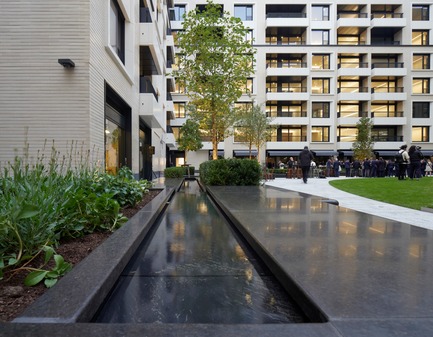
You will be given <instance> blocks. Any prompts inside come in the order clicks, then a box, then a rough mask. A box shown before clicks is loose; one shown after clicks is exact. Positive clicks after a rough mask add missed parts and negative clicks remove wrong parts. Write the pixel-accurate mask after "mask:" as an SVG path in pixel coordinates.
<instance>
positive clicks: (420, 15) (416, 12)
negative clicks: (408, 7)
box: [412, 5, 430, 21]
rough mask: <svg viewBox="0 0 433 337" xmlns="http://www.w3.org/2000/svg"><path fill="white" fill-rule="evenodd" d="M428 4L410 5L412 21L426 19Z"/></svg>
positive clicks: (427, 16) (427, 18)
mask: <svg viewBox="0 0 433 337" xmlns="http://www.w3.org/2000/svg"><path fill="white" fill-rule="evenodd" d="M429 18H430V15H429V6H428V5H412V20H413V21H428V20H429Z"/></svg>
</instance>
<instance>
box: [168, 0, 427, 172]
mask: <svg viewBox="0 0 433 337" xmlns="http://www.w3.org/2000/svg"><path fill="white" fill-rule="evenodd" d="M214 2H215V3H219V4H221V5H223V9H224V10H225V11H228V12H230V13H231V14H232V15H234V16H236V17H239V18H240V19H242V20H243V22H244V25H245V26H246V27H248V29H249V30H250V33H249V36H248V37H246V38H251V37H253V39H254V40H253V41H254V42H253V44H254V45H255V47H256V48H257V55H256V62H255V74H254V76H253V77H252V78H250V79H248V81H247V83H246V86H247V87H248V88H249V89H250V92H251V96H249V95H246V94H245V95H243V96H242V97H241V98H240V99H239V102H238V103H237V104H244V103H248V102H251V99H254V101H255V103H257V104H261V105H263V107H264V108H263V110H264V113H266V114H267V116H269V117H272V118H273V123H275V124H277V125H278V126H277V129H276V130H275V132H274V134H273V136H272V139H271V141H269V142H268V143H267V144H266V148H265V149H264V150H265V151H261V152H262V153H263V157H262V158H260V159H261V161H262V162H265V161H268V162H273V163H275V162H277V161H278V160H286V159H287V157H289V156H297V155H298V154H299V151H300V150H301V149H302V148H303V147H304V146H305V145H307V146H309V147H310V149H312V150H313V151H314V152H315V153H316V156H317V158H318V160H319V161H321V162H324V161H325V160H326V159H327V158H328V157H329V156H338V157H340V158H350V157H351V156H352V155H353V151H352V144H353V141H354V140H355V137H356V134H357V129H356V123H357V122H358V121H359V119H360V118H361V117H363V116H366V117H369V118H371V119H372V121H373V123H374V127H373V131H372V136H373V139H374V141H375V144H374V150H375V152H376V155H377V156H382V157H384V158H390V157H391V156H393V155H394V154H395V152H396V150H397V149H398V148H399V147H400V146H401V145H402V144H404V143H406V144H410V145H411V144H415V145H418V146H421V147H422V150H423V152H424V154H425V155H433V143H432V140H433V88H432V82H433V65H432V58H433V47H432V45H433V24H432V22H433V20H432V16H433V12H432V11H433V2H432V1H425V0H420V1H415V2H413V1H403V0H399V1H394V0H391V1H379V0H369V1H365V0H358V1H345V0H340V1H317V0H314V1H296V2H294V1H287V0H260V1H259V0H257V1H254V0H237V1H233V0H216V1H214ZM204 5H205V1H203V0H202V1H200V0H175V5H174V9H173V11H174V15H173V16H174V21H173V22H172V28H173V32H174V34H176V33H177V31H178V30H181V29H182V14H183V13H185V12H187V11H189V10H193V9H194V8H196V7H197V6H204ZM173 100H174V114H175V117H176V118H175V119H174V120H172V121H171V125H172V127H174V129H175V133H176V132H177V131H176V128H178V127H180V126H181V125H182V123H183V122H184V121H185V118H187V116H186V115H185V109H184V106H185V102H187V100H188V97H187V96H186V95H185V93H183V92H182V91H181V89H180V88H177V89H176V91H175V92H174V93H173ZM245 150H246V146H245V144H242V143H240V142H238V141H237V139H236V138H235V137H230V138H228V139H226V141H225V142H224V143H221V144H220V146H219V152H220V154H221V155H222V154H223V155H224V156H225V157H242V156H245V155H246V151H245ZM210 152H211V145H210V143H205V146H204V147H203V149H202V150H201V151H197V152H196V153H192V154H189V155H188V161H189V162H190V163H192V164H193V165H198V164H199V163H200V162H201V161H203V160H207V159H208V158H209V156H210ZM175 157H176V156H175ZM177 157H181V154H178V155H177ZM177 160H178V161H179V158H178V159H177Z"/></svg>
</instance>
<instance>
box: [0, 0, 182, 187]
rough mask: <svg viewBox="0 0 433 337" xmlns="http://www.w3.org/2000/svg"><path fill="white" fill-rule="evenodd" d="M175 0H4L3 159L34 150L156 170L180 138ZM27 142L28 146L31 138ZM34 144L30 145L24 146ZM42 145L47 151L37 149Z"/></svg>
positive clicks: (144, 173)
mask: <svg viewBox="0 0 433 337" xmlns="http://www.w3.org/2000/svg"><path fill="white" fill-rule="evenodd" d="M172 7H173V0H70V1H57V0H56V1H55V0H38V1H22V0H2V1H1V2H0V163H1V164H0V165H2V166H4V165H6V164H5V163H6V162H7V161H10V160H13V158H14V156H15V155H22V154H23V153H25V152H26V151H27V152H28V154H26V156H28V160H29V161H30V162H31V161H35V160H36V157H38V156H41V151H43V148H44V144H45V143H46V142H47V144H48V145H47V146H46V147H48V151H47V152H48V154H45V156H47V155H48V157H49V155H50V148H51V146H52V142H54V147H55V150H56V151H57V152H58V153H59V157H60V158H62V157H63V156H67V157H69V156H71V157H72V158H73V163H77V162H78V163H79V162H80V161H81V160H82V159H81V158H82V157H86V156H87V151H89V152H90V160H91V161H92V162H95V163H99V164H100V165H101V166H102V167H105V169H106V170H107V171H109V172H116V171H117V169H118V168H119V167H121V166H123V165H127V166H129V167H131V168H132V170H133V172H134V173H135V174H136V175H137V176H140V177H142V178H146V179H152V178H154V177H155V176H158V175H159V173H160V172H162V171H163V169H164V168H165V167H166V160H167V154H168V152H169V150H170V149H171V148H173V147H174V146H175V139H174V136H173V134H172V133H171V132H170V128H169V127H168V126H167V125H168V122H167V121H168V120H170V119H171V118H172V116H173V102H172V101H171V96H170V91H172V90H174V80H173V79H167V73H168V72H169V71H170V66H171V63H172V61H173V59H174V43H173V37H172V36H171V32H170V19H169V9H170V8H172ZM25 144H26V145H25ZM27 146H28V150H25V151H24V152H23V148H25V147H27ZM38 151H39V152H38Z"/></svg>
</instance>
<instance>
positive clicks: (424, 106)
mask: <svg viewBox="0 0 433 337" xmlns="http://www.w3.org/2000/svg"><path fill="white" fill-rule="evenodd" d="M412 117H413V118H430V102H413V103H412Z"/></svg>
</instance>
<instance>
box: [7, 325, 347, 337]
mask: <svg viewBox="0 0 433 337" xmlns="http://www.w3.org/2000/svg"><path fill="white" fill-rule="evenodd" d="M60 335H61V336H62V337H76V336H79V337H85V336H86V337H87V336H92V337H111V336H113V337H114V336H116V337H117V336H122V337H130V336H131V337H132V336H134V337H136V336H159V337H162V336H167V337H168V336H177V337H198V336H200V337H201V336H203V337H221V336H224V337H251V336H254V337H256V336H257V337H259V336H260V337H341V335H340V334H339V333H338V331H337V330H336V329H335V328H334V327H333V326H332V325H331V324H329V323H325V324H158V323H155V324H100V323H80V324H1V323H0V337H6V336H7V337H16V336H19V337H54V336H60Z"/></svg>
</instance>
